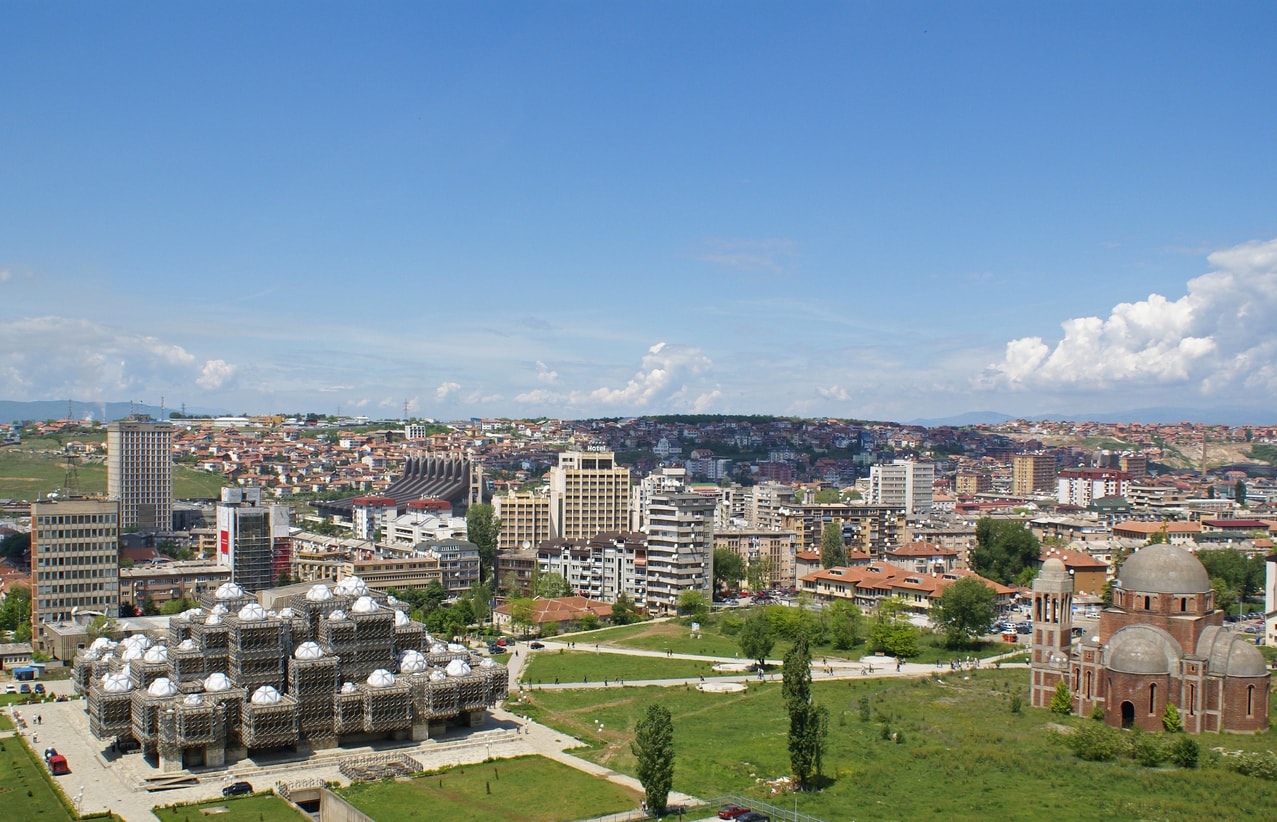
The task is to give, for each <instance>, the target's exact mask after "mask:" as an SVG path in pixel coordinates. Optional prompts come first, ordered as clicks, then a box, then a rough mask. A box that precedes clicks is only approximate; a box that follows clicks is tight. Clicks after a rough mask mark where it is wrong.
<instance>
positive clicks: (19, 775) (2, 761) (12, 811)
mask: <svg viewBox="0 0 1277 822" xmlns="http://www.w3.org/2000/svg"><path fill="white" fill-rule="evenodd" d="M43 767H44V766H43V765H42V764H39V763H37V761H36V759H35V758H34V757H33V756H32V754H31V753H30V751H29V750H28V749H27V747H26V746H25V745H23V744H22V741H21V740H19V739H17V738H15V737H9V738H8V739H0V806H3V808H4V816H5V818H7V819H25V820H58V822H61V820H70V819H72V816H71V815H70V814H69V813H67V810H66V808H65V807H63V805H62V802H61V801H59V799H58V797H57V795H56V794H55V793H54V792H53V788H52V787H51V786H50V785H49V783H48V782H47V781H46V779H45V777H44V775H43V774H42V773H41V772H40V771H41V769H42V768H43Z"/></svg>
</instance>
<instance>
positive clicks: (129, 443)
mask: <svg viewBox="0 0 1277 822" xmlns="http://www.w3.org/2000/svg"><path fill="white" fill-rule="evenodd" d="M106 495H107V496H108V497H110V498H111V499H117V500H119V501H120V527H121V528H125V529H127V528H133V527H137V528H141V529H144V530H156V531H169V530H171V529H172V528H173V426H172V425H171V424H170V423H167V422H159V421H157V420H153V419H150V418H147V417H142V416H133V417H130V418H128V419H126V420H116V421H115V422H112V423H108V424H107V426H106Z"/></svg>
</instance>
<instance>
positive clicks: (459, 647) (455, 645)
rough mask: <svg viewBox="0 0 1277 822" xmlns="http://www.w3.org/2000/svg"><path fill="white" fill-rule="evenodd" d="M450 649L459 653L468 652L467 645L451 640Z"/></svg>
mask: <svg viewBox="0 0 1277 822" xmlns="http://www.w3.org/2000/svg"><path fill="white" fill-rule="evenodd" d="M448 650H449V651H451V652H453V653H454V654H458V653H461V654H464V653H465V652H466V646H464V645H461V644H459V643H456V642H449V643H448Z"/></svg>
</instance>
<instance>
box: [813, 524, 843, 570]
mask: <svg viewBox="0 0 1277 822" xmlns="http://www.w3.org/2000/svg"><path fill="white" fill-rule="evenodd" d="M846 564H847V546H846V544H844V543H843V541H842V523H838V522H826V523H825V527H824V529H822V530H821V532H820V565H821V567H822V568H836V567H838V566H841V565H846Z"/></svg>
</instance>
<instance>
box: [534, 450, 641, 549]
mask: <svg viewBox="0 0 1277 822" xmlns="http://www.w3.org/2000/svg"><path fill="white" fill-rule="evenodd" d="M629 525H630V469H628V468H624V467H621V466H619V465H617V464H616V455H615V454H613V453H612V452H611V451H565V452H563V453H562V454H560V455H559V464H558V465H556V466H554V467H552V468H551V469H550V536H551V537H554V538H558V539H590V538H591V537H593V536H594V535H595V534H601V533H603V532H604V531H625V530H627V529H628V528H629Z"/></svg>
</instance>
